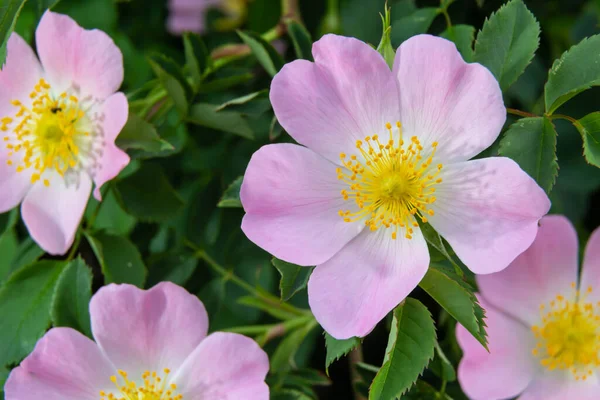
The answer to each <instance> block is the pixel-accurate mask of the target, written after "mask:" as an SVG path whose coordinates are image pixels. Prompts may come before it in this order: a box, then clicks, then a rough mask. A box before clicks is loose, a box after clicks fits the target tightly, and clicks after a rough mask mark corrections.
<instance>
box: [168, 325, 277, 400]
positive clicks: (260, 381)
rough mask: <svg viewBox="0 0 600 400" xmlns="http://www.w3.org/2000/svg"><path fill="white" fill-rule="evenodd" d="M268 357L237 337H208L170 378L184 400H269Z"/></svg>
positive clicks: (216, 334) (233, 335)
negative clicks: (265, 381)
mask: <svg viewBox="0 0 600 400" xmlns="http://www.w3.org/2000/svg"><path fill="white" fill-rule="evenodd" d="M268 372H269V358H268V357H267V354H266V353H265V352H264V351H263V350H262V349H261V348H260V347H259V346H258V344H257V343H256V342H255V341H253V340H252V339H250V338H248V337H246V336H242V335H238V334H236V333H226V332H217V333H213V334H211V335H210V336H208V337H207V338H206V339H204V340H203V341H202V343H200V345H199V346H198V347H197V348H196V349H195V350H194V351H193V352H192V353H191V354H190V356H189V358H188V359H187V360H186V361H185V364H184V365H183V366H182V367H181V369H180V370H179V371H177V373H176V375H175V376H174V377H173V382H175V383H176V384H177V388H178V389H177V390H178V393H180V394H182V395H183V398H184V399H185V400H187V399H190V400H268V399H269V388H268V386H267V385H266V384H265V383H264V380H265V377H266V375H267V373H268Z"/></svg>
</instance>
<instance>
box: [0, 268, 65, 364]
mask: <svg viewBox="0 0 600 400" xmlns="http://www.w3.org/2000/svg"><path fill="white" fill-rule="evenodd" d="M65 265H66V263H65V262H64V261H48V260H45V261H40V262H37V263H35V264H31V265H28V266H26V267H24V268H22V269H20V270H18V271H17V272H15V273H14V274H13V275H12V276H11V277H10V278H9V279H8V280H7V281H6V282H5V283H4V285H3V286H2V288H1V289H0V315H2V318H0V365H8V364H13V363H17V362H20V361H21V359H23V357H25V356H26V355H27V354H29V353H30V352H31V350H33V347H34V346H35V344H36V342H37V341H38V340H39V339H40V338H41V337H42V335H43V334H44V333H45V332H46V329H48V327H49V326H50V307H51V305H52V296H53V294H54V288H55V286H56V282H57V280H58V277H59V276H60V274H61V273H62V271H63V270H64V268H65Z"/></svg>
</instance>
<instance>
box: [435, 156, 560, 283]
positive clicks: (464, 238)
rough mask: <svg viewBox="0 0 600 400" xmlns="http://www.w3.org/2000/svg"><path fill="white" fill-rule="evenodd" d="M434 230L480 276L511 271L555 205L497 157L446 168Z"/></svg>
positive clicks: (438, 192)
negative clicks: (543, 217)
mask: <svg viewBox="0 0 600 400" xmlns="http://www.w3.org/2000/svg"><path fill="white" fill-rule="evenodd" d="M440 177H441V178H442V179H443V182H442V183H440V184H437V185H436V186H435V188H436V196H437V200H436V202H435V203H433V204H431V206H430V208H431V209H433V210H434V211H435V215H434V216H432V217H431V218H430V223H431V225H432V226H433V227H434V228H435V229H436V230H437V231H438V232H439V233H440V234H441V235H442V236H443V237H444V238H445V239H446V240H448V242H449V243H450V245H451V246H452V248H453V249H454V251H455V252H456V254H457V255H458V257H459V258H460V259H461V260H462V261H463V262H464V263H465V265H466V266H467V267H469V269H470V270H471V271H473V272H475V273H477V274H489V273H492V272H497V271H500V270H502V269H504V268H506V267H507V266H508V264H510V263H511V262H512V261H513V260H514V259H515V258H516V257H517V256H518V255H519V254H521V253H522V252H523V251H525V250H526V249H527V248H528V247H529V246H530V245H531V243H532V242H533V239H534V238H535V235H536V234H537V230H538V221H539V219H540V218H541V217H542V216H543V215H544V214H546V213H547V212H548V209H549V208H550V201H549V200H548V196H546V194H545V193H544V191H543V190H542V189H541V188H540V187H539V186H538V185H537V183H536V182H535V181H534V180H533V179H531V177H529V175H527V174H526V173H525V172H523V170H521V168H519V166H518V165H517V164H516V163H515V162H514V161H512V160H510V159H508V158H504V157H493V158H486V159H481V160H473V161H467V162H461V163H457V164H451V165H444V168H443V170H442V174H440Z"/></svg>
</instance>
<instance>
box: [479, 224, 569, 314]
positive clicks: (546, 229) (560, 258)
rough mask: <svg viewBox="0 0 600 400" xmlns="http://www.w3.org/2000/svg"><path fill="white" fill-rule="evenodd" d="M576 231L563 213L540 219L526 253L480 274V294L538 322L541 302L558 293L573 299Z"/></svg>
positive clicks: (510, 312)
mask: <svg viewBox="0 0 600 400" xmlns="http://www.w3.org/2000/svg"><path fill="white" fill-rule="evenodd" d="M577 254H578V246H577V233H576V232H575V229H574V228H573V225H572V224H571V223H570V222H569V220H567V219H566V218H565V217H563V216H559V215H551V216H546V217H544V218H542V219H541V220H540V228H539V230H538V234H537V236H536V238H535V240H534V242H533V244H532V245H531V247H529V248H528V249H527V250H525V252H524V253H522V254H521V255H520V256H518V257H517V258H516V259H515V260H514V261H513V262H512V263H511V264H510V266H509V267H508V268H506V269H505V270H503V271H500V272H497V273H495V274H490V275H479V276H477V284H478V286H479V290H480V292H481V295H482V296H483V297H485V299H486V300H487V301H488V302H489V303H491V304H492V305H493V306H495V307H497V308H498V309H500V310H502V311H503V312H505V313H507V314H509V315H512V316H513V317H515V318H518V319H520V320H521V321H523V322H524V323H528V324H535V323H537V321H539V319H540V305H542V304H546V305H547V304H548V302H550V301H551V300H552V299H554V298H555V297H556V296H557V295H558V294H561V295H563V296H565V297H566V298H571V297H572V296H571V294H572V293H573V289H571V287H570V284H571V282H575V281H576V280H577V269H578V267H577Z"/></svg>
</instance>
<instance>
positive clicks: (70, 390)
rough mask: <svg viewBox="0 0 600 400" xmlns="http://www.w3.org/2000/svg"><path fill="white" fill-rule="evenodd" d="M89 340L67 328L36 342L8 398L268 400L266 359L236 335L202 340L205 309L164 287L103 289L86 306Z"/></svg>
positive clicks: (193, 298) (13, 374) (12, 382)
mask: <svg viewBox="0 0 600 400" xmlns="http://www.w3.org/2000/svg"><path fill="white" fill-rule="evenodd" d="M90 314H91V319H92V332H93V334H94V338H95V340H96V343H94V341H92V340H90V339H88V338H87V337H86V336H84V335H82V334H81V333H79V332H77V331H75V330H73V329H70V328H54V329H51V330H50V331H49V332H48V333H46V335H45V336H44V337H43V338H42V339H40V341H39V342H38V343H37V345H36V346H35V349H34V350H33V353H31V354H30V355H29V356H28V357H27V358H26V359H25V360H24V361H23V362H22V363H21V365H20V366H19V367H17V368H15V369H14V370H13V371H12V372H11V374H10V376H9V378H8V381H7V382H6V386H5V388H4V390H5V396H6V400H107V399H115V400H116V399H127V400H129V399H132V400H133V399H136V400H137V399H145V400H200V399H202V400H268V398H269V388H268V386H267V385H266V384H265V382H264V380H265V376H266V375H267V372H268V370H269V359H268V357H267V354H266V353H265V352H264V351H263V350H262V349H261V348H260V347H259V346H258V344H256V342H254V341H253V340H252V339H250V338H247V337H245V336H242V335H238V334H235V333H224V332H216V333H213V334H211V335H209V336H206V334H207V331H208V316H207V314H206V310H205V309H204V305H203V304H202V302H200V300H198V298H197V297H196V296H193V295H191V294H189V293H188V292H187V291H186V290H185V289H183V288H181V287H179V286H177V285H175V284H172V283H168V282H163V283H160V284H158V285H156V286H155V287H153V288H152V289H150V290H147V291H145V290H141V289H138V288H136V287H134V286H131V285H114V284H113V285H108V286H105V287H103V288H102V289H100V290H99V291H98V292H97V293H96V294H95V295H94V297H93V298H92V301H91V302H90Z"/></svg>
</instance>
